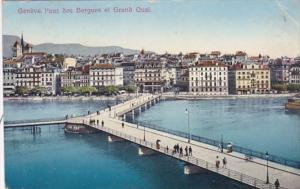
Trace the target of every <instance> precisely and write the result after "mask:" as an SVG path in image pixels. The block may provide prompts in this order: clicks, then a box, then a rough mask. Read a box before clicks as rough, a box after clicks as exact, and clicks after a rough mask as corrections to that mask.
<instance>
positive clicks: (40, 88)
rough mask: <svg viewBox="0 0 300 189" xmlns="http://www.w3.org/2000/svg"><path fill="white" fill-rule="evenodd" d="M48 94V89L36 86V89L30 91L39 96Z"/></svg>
mask: <svg viewBox="0 0 300 189" xmlns="http://www.w3.org/2000/svg"><path fill="white" fill-rule="evenodd" d="M46 92H47V89H46V88H45V87H40V86H35V87H34V88H32V89H31V90H30V93H31V94H38V95H40V94H44V93H46Z"/></svg>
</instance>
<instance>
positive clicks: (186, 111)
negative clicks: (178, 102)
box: [185, 108, 191, 143]
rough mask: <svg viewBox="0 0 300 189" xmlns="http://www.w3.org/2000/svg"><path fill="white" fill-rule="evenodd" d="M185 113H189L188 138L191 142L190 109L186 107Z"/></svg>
mask: <svg viewBox="0 0 300 189" xmlns="http://www.w3.org/2000/svg"><path fill="white" fill-rule="evenodd" d="M185 113H186V114H187V115H188V132H189V138H188V142H189V143H190V142H191V131H190V112H189V111H188V109H187V108H186V109H185Z"/></svg>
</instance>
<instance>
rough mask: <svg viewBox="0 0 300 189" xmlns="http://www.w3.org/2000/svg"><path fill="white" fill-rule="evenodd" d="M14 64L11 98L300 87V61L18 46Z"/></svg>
mask: <svg viewBox="0 0 300 189" xmlns="http://www.w3.org/2000/svg"><path fill="white" fill-rule="evenodd" d="M12 50H13V55H14V57H12V58H7V59H5V60H4V62H3V65H4V68H3V77H4V91H5V93H6V94H11V93H14V91H15V90H16V88H17V87H27V88H29V89H32V88H34V87H36V86H40V87H44V88H46V89H47V92H48V93H49V94H60V93H61V89H62V88H63V87H70V86H73V87H84V86H92V87H95V88H96V89H97V91H99V92H100V91H101V90H103V87H105V86H109V85H116V86H122V85H136V86H137V87H138V90H139V91H141V92H164V91H169V90H175V91H186V92H190V93H191V94H196V95H228V94H265V93H270V92H271V83H281V84H287V83H291V84H300V59H299V58H294V59H291V58H287V57H282V58H279V59H275V60H272V59H270V58H269V57H268V56H261V55H259V56H257V57H248V56H247V54H246V53H245V52H241V51H238V52H236V54H234V55H228V54H227V55H222V56H221V53H220V52H219V51H213V52H211V53H210V54H200V53H188V54H182V53H180V54H176V55H172V54H168V53H165V54H162V55H158V54H155V53H146V52H144V51H143V50H142V51H141V52H140V53H139V54H134V55H124V54H122V53H112V54H103V55H96V56H88V57H81V56H77V57H65V56H62V55H52V54H47V53H41V52H32V46H31V45H29V44H24V42H23V39H21V42H16V43H15V44H14V46H13V49H12Z"/></svg>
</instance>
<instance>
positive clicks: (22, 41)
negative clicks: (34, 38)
mask: <svg viewBox="0 0 300 189" xmlns="http://www.w3.org/2000/svg"><path fill="white" fill-rule="evenodd" d="M24 46H25V45H24V40H23V33H22V35H21V51H22V54H23V53H24Z"/></svg>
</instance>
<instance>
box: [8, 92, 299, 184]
mask: <svg viewBox="0 0 300 189" xmlns="http://www.w3.org/2000/svg"><path fill="white" fill-rule="evenodd" d="M164 99H165V97H164V96H162V95H150V94H143V95H139V96H136V98H134V99H131V100H128V101H125V102H122V103H119V104H117V105H115V106H112V107H108V108H106V109H104V110H99V111H97V112H94V113H89V114H88V115H83V116H78V117H71V118H68V119H57V120H41V121H39V122H28V123H10V124H6V125H5V128H8V127H25V126H37V125H48V124H70V125H81V126H84V127H86V128H90V129H93V130H97V131H103V132H105V133H107V134H108V141H109V142H124V141H130V142H132V143H135V144H137V145H138V152H137V153H138V155H141V156H145V155H152V154H163V155H167V156H170V157H172V158H175V159H178V160H180V161H182V162H185V166H184V170H183V171H184V173H185V174H187V175H189V174H195V173H202V172H207V171H210V172H214V173H216V174H220V175H223V176H225V177H227V178H230V179H233V180H236V181H238V182H241V183H244V184H247V185H249V186H252V187H255V188H262V189H271V188H272V189H273V188H274V189H275V188H276V187H275V185H274V182H275V181H276V179H278V180H279V182H280V187H279V188H282V189H284V188H289V189H300V167H297V166H296V167H291V166H287V165H283V164H280V163H276V162H272V161H268V162H267V161H266V160H265V159H263V158H258V157H253V158H252V159H247V156H245V154H243V153H240V152H236V151H233V152H231V153H227V152H226V150H224V152H220V150H219V149H218V147H216V146H214V145H210V144H207V143H204V142H200V141H199V140H195V139H193V137H192V138H191V140H190V141H189V140H188V138H187V137H183V136H179V135H176V134H173V133H169V132H165V131H162V130H157V129H152V128H148V127H145V126H142V125H138V124H132V123H128V122H126V119H127V116H132V117H134V116H135V115H136V114H140V113H141V112H142V111H146V110H147V109H148V108H150V107H151V106H153V105H155V104H156V103H159V102H160V101H161V100H164ZM71 128H72V127H71ZM176 144H179V146H181V147H182V148H183V149H184V148H185V147H186V146H187V147H190V146H191V148H192V155H191V156H185V155H183V156H181V155H179V154H178V153H173V152H172V151H173V146H174V145H176ZM183 151H184V150H183ZM217 156H218V157H219V160H220V161H222V159H223V158H224V157H225V158H226V159H227V165H226V167H222V163H221V164H220V167H218V168H217V167H216V165H215V162H216V157H217ZM267 172H268V177H269V178H268V179H269V183H266V181H267Z"/></svg>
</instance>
